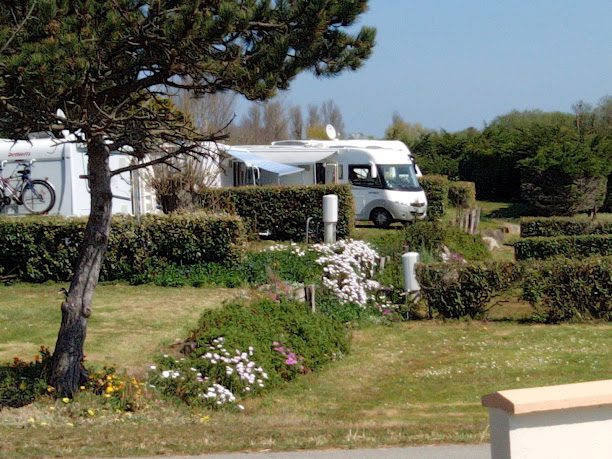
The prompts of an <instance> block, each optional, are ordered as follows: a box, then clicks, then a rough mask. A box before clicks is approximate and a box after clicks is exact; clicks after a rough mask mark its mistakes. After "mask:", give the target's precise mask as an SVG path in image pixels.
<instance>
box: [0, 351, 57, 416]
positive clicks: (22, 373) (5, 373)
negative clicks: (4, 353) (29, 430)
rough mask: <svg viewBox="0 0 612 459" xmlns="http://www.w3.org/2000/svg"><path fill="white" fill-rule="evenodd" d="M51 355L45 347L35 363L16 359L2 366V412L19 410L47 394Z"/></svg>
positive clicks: (0, 379)
mask: <svg viewBox="0 0 612 459" xmlns="http://www.w3.org/2000/svg"><path fill="white" fill-rule="evenodd" d="M50 362H51V353H50V352H49V349H47V348H45V347H41V348H40V352H39V355H37V356H36V358H35V360H34V361H33V362H25V361H23V360H20V359H18V358H17V357H15V359H14V360H13V362H11V363H9V364H5V365H0V411H2V409H3V408H8V407H11V408H19V407H22V406H24V405H29V404H30V403H32V402H33V401H34V400H36V399H37V398H38V397H40V396H42V395H43V394H46V393H47V390H46V389H47V382H46V376H47V369H48V368H49V365H50Z"/></svg>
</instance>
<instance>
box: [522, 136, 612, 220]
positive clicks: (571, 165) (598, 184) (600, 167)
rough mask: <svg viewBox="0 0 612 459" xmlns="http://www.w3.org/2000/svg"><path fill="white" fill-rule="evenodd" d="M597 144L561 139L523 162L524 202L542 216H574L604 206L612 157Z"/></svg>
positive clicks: (594, 141) (595, 141)
mask: <svg viewBox="0 0 612 459" xmlns="http://www.w3.org/2000/svg"><path fill="white" fill-rule="evenodd" d="M596 143H597V139H596V138H590V139H584V138H581V139H573V138H566V139H560V140H557V141H555V142H551V143H549V144H547V145H544V146H542V147H540V148H539V149H538V151H537V154H536V155H535V156H533V157H530V158H527V159H523V160H521V161H519V165H520V167H521V173H522V176H523V178H522V183H521V187H522V197H523V200H524V201H526V202H527V203H529V204H530V205H531V206H532V207H533V208H534V209H535V210H536V211H537V212H538V213H539V214H541V215H574V214H576V213H578V212H585V211H589V210H592V209H597V208H599V207H601V206H602V204H603V203H604V199H605V195H606V183H607V177H608V174H609V173H610V160H611V159H612V157H610V155H609V153H608V154H607V155H604V154H600V152H599V151H598V148H597V145H596ZM606 156H607V158H606Z"/></svg>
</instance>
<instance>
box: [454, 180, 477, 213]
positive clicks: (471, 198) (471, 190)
mask: <svg viewBox="0 0 612 459" xmlns="http://www.w3.org/2000/svg"><path fill="white" fill-rule="evenodd" d="M448 202H449V203H450V205H451V206H453V207H474V206H475V205H476V184H475V183H474V182H448Z"/></svg>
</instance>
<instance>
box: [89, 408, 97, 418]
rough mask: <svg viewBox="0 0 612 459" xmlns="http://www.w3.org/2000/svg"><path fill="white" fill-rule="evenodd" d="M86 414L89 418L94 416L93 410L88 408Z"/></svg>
mask: <svg viewBox="0 0 612 459" xmlns="http://www.w3.org/2000/svg"><path fill="white" fill-rule="evenodd" d="M87 414H88V415H90V416H92V417H93V416H95V415H96V413H95V412H94V410H92V409H91V408H89V409H88V410H87Z"/></svg>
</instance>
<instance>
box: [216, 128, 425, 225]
mask: <svg viewBox="0 0 612 459" xmlns="http://www.w3.org/2000/svg"><path fill="white" fill-rule="evenodd" d="M226 152H227V154H228V155H229V158H228V160H227V161H226V163H225V167H224V168H223V169H224V172H223V173H222V178H221V180H220V182H221V183H220V184H221V186H241V185H254V184H281V185H308V184H325V183H350V184H351V185H352V190H353V196H354V199H355V206H356V218H357V220H371V221H372V222H373V223H374V224H375V225H377V226H379V227H387V226H389V225H390V224H391V223H392V222H394V221H402V222H405V221H412V220H415V219H423V218H425V217H426V215H427V198H426V197H425V192H424V191H423V189H422V188H421V186H420V185H419V182H418V177H417V175H420V171H419V170H418V168H417V167H416V164H415V162H414V158H413V157H412V155H411V154H410V151H409V150H408V148H407V147H406V146H405V145H404V144H403V143H402V142H399V141H369V140H325V141H318V140H316V141H301V140H298V141H295V140H291V141H281V142H274V143H273V144H272V145H243V146H233V147H229V148H228V150H226Z"/></svg>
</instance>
